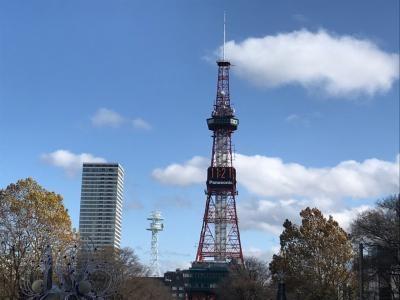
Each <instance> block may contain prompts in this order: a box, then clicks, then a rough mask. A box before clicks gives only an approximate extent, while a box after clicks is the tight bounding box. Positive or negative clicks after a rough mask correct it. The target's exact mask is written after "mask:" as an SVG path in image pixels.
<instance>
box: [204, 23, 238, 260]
mask: <svg viewBox="0 0 400 300" xmlns="http://www.w3.org/2000/svg"><path fill="white" fill-rule="evenodd" d="M224 31H225V30H224ZM224 36H225V33H224ZM217 65H218V80H217V95H216V100H215V103H214V109H213V111H212V113H211V118H208V119H207V125H208V129H209V130H211V131H212V132H213V135H212V138H213V144H212V153H211V163H210V167H209V168H208V171H207V183H206V185H207V189H206V195H207V198H206V207H205V212H204V218H203V225H202V228H201V234H200V241H199V245H198V249H197V255H196V262H230V261H233V260H234V261H236V262H237V263H239V264H243V254H242V247H241V242H240V233H239V226H238V218H237V213H236V195H237V194H238V193H237V190H236V170H235V168H234V167H233V157H232V140H231V136H232V133H233V132H234V131H235V130H237V127H238V125H239V120H238V119H237V118H236V117H235V112H234V110H233V108H232V107H231V103H230V94H229V69H230V66H231V64H230V62H229V61H227V60H225V55H223V59H221V60H219V61H217Z"/></svg>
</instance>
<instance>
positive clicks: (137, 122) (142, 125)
mask: <svg viewBox="0 0 400 300" xmlns="http://www.w3.org/2000/svg"><path fill="white" fill-rule="evenodd" d="M132 125H133V127H134V128H136V129H143V130H150V129H151V125H150V124H149V123H147V122H146V121H145V120H143V119H141V118H136V119H134V120H132Z"/></svg>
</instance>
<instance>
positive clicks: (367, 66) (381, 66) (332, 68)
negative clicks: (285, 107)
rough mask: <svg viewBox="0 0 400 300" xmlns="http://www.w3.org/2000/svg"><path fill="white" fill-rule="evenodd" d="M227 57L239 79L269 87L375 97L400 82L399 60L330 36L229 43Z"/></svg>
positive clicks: (364, 43) (302, 34)
mask: <svg viewBox="0 0 400 300" xmlns="http://www.w3.org/2000/svg"><path fill="white" fill-rule="evenodd" d="M226 53H227V56H228V57H229V59H231V60H232V63H233V64H235V68H234V71H236V72H237V73H238V75H240V76H241V77H243V78H246V79H248V80H250V81H252V82H254V83H256V84H257V85H260V86H266V87H275V86H281V85H285V84H300V85H301V86H303V87H306V88H317V89H322V90H323V91H325V92H326V93H327V94H329V95H332V96H348V95H357V94H360V93H361V94H366V95H370V96H372V95H374V94H375V93H378V92H386V91H388V90H389V89H390V88H391V86H392V84H393V82H394V81H395V80H396V79H398V77H399V70H398V63H399V56H398V54H395V53H388V52H385V51H383V50H381V49H379V47H378V46H377V45H376V44H375V43H374V42H372V41H370V40H367V39H358V38H356V37H353V36H348V35H344V36H338V35H334V34H331V33H329V32H327V31H325V30H319V31H318V32H311V31H308V30H306V29H303V30H299V31H293V32H290V33H280V34H277V35H270V36H265V37H262V38H248V39H246V40H244V41H242V42H239V43H237V42H235V41H229V42H228V43H227V44H226Z"/></svg>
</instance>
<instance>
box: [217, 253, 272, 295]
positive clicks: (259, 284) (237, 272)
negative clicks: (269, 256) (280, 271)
mask: <svg viewBox="0 0 400 300" xmlns="http://www.w3.org/2000/svg"><path fill="white" fill-rule="evenodd" d="M244 264H245V266H244V268H242V267H236V268H233V269H232V270H231V271H230V273H229V275H228V276H227V277H226V278H225V279H223V280H222V282H221V283H220V284H219V285H218V288H217V296H218V299H229V300H266V299H272V298H273V295H274V291H272V289H271V286H270V284H271V273H270V271H269V269H268V265H267V263H266V262H263V261H261V260H259V259H257V258H255V257H248V258H246V259H245V261H244Z"/></svg>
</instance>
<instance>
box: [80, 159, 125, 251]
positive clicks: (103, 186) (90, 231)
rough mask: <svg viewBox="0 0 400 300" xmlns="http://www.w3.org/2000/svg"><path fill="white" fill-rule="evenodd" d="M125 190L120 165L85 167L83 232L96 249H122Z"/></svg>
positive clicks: (91, 164) (82, 192) (82, 197)
mask: <svg viewBox="0 0 400 300" xmlns="http://www.w3.org/2000/svg"><path fill="white" fill-rule="evenodd" d="M123 188H124V169H123V168H122V166H121V165H120V164H117V163H84V164H83V172H82V190H81V209H80V216H79V231H80V235H81V237H82V238H89V239H90V240H91V241H92V242H93V243H94V245H95V246H96V247H104V246H113V247H115V248H119V247H120V243H121V229H122V228H121V227H122V201H123Z"/></svg>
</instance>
